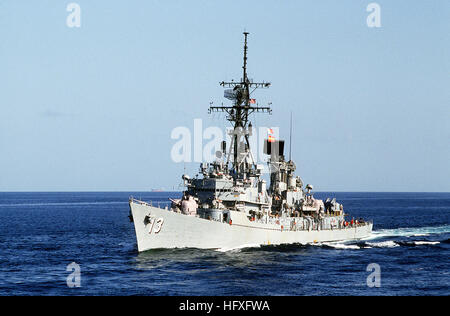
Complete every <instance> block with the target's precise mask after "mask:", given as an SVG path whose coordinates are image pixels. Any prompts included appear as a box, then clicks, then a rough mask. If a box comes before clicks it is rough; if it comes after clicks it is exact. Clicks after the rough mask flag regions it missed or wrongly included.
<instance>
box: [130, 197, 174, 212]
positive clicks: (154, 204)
mask: <svg viewBox="0 0 450 316" xmlns="http://www.w3.org/2000/svg"><path fill="white" fill-rule="evenodd" d="M130 202H135V203H138V204H141V205H147V206H151V207H157V208H162V209H170V205H171V203H172V202H171V201H153V200H149V201H142V200H140V199H135V198H133V197H130Z"/></svg>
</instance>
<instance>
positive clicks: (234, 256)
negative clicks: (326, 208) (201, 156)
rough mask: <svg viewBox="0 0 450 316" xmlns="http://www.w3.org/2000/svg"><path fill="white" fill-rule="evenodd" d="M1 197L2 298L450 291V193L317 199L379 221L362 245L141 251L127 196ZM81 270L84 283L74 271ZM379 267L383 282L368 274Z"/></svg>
mask: <svg viewBox="0 0 450 316" xmlns="http://www.w3.org/2000/svg"><path fill="white" fill-rule="evenodd" d="M131 195H132V196H134V197H136V198H140V199H142V200H147V201H150V200H152V201H154V202H155V203H157V202H158V201H159V202H160V203H161V204H162V205H163V204H164V203H165V202H166V201H167V199H168V197H178V196H179V195H180V194H179V193H168V192H151V193H149V192H147V193H145V192H114V193H111V192H107V193H105V192H95V193H94V192H89V193H0V295H449V294H450V264H449V258H450V193H324V192H323V193H316V194H315V196H316V197H318V198H324V197H326V196H331V197H336V198H337V199H338V200H339V201H340V202H342V203H343V204H344V208H345V210H346V212H347V213H350V214H351V215H353V216H354V217H364V218H367V219H372V220H373V221H374V234H373V236H372V237H371V238H369V239H367V240H363V241H359V242H349V243H327V244H315V245H286V246H262V247H255V248H244V249H234V250H229V251H223V250H222V251H217V250H199V249H175V250H164V249H161V250H152V251H147V252H144V253H138V252H137V250H136V242H135V236H134V229H133V225H132V223H130V222H129V219H128V214H129V209H128V203H127V201H128V197H129V196H131ZM72 262H75V263H77V264H78V265H79V268H80V287H73V288H71V287H68V285H67V278H68V276H69V275H70V274H71V273H72V272H73V270H71V269H69V270H67V267H68V265H69V264H70V263H72ZM372 263H375V264H377V265H378V266H379V267H380V275H379V276H380V278H379V280H380V284H379V285H380V286H379V287H369V286H368V285H367V278H368V277H370V274H371V273H372V272H373V270H369V271H367V267H368V265H369V264H372Z"/></svg>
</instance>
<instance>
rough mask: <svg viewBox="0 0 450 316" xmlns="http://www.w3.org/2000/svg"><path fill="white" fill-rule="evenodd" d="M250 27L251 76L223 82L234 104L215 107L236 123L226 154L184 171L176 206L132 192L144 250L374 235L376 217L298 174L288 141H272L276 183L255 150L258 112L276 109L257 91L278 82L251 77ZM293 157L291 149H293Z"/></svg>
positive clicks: (268, 147) (267, 148)
mask: <svg viewBox="0 0 450 316" xmlns="http://www.w3.org/2000/svg"><path fill="white" fill-rule="evenodd" d="M248 34H249V33H248V32H244V60H243V67H242V68H243V76H242V78H241V80H240V81H231V82H225V81H223V82H221V83H220V85H221V86H222V87H224V88H225V93H224V96H225V98H227V99H229V100H230V101H231V102H232V104H231V105H230V106H210V108H209V112H210V113H211V112H225V113H226V115H227V119H228V121H229V122H230V123H231V125H232V131H231V134H230V138H231V142H230V144H229V146H227V143H226V142H225V141H223V142H222V144H221V152H219V153H218V157H220V159H216V161H214V162H211V163H205V162H203V163H201V165H200V170H199V174H198V175H197V176H196V177H193V178H191V177H189V176H188V175H186V174H184V175H183V176H182V180H183V181H184V185H185V188H186V189H185V190H184V191H183V193H182V198H181V199H173V200H171V202H172V203H171V205H170V207H168V206H167V207H165V208H161V207H157V206H155V205H153V204H152V203H151V201H148V202H146V201H141V200H138V199H135V198H133V197H130V200H129V205H130V219H131V221H132V222H133V223H134V228H135V232H136V239H137V247H138V251H145V250H148V249H155V248H185V247H192V248H210V249H225V250H226V249H235V248H242V247H253V246H259V245H279V244H289V243H299V244H308V243H323V242H334V241H347V240H357V239H361V238H365V237H368V236H370V234H371V232H372V226H373V223H372V222H369V221H365V220H363V219H359V220H354V219H351V220H350V218H349V217H347V218H346V216H347V214H345V213H344V208H343V205H342V204H340V203H338V202H337V201H336V199H329V198H328V199H326V200H325V201H323V200H320V199H316V198H314V196H313V192H312V190H313V187H312V185H310V184H306V185H304V184H303V181H302V179H301V178H300V177H299V176H296V175H295V170H296V165H295V163H294V162H293V161H292V160H291V159H290V157H289V159H286V158H285V155H284V147H285V146H284V141H283V140H276V139H275V138H274V137H273V136H272V135H268V138H267V139H266V140H265V141H264V154H266V155H267V157H268V159H267V164H268V170H269V171H270V173H269V174H270V182H269V184H268V185H267V182H266V180H265V179H264V176H263V169H264V168H263V167H264V166H262V165H259V164H257V163H256V161H255V159H254V157H253V155H252V151H251V148H250V141H249V137H250V136H251V135H252V130H253V127H252V124H251V122H250V120H249V118H250V115H251V114H255V113H257V112H261V113H270V112H271V108H270V106H258V105H256V104H255V101H254V99H253V98H252V93H253V92H254V91H255V90H256V89H258V88H268V87H270V83H269V82H253V80H249V78H248V76H247V36H248ZM289 156H290V155H289Z"/></svg>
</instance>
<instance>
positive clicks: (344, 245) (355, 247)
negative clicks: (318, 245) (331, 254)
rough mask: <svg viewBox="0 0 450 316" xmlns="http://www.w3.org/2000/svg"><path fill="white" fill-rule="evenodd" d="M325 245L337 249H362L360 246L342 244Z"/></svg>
mask: <svg viewBox="0 0 450 316" xmlns="http://www.w3.org/2000/svg"><path fill="white" fill-rule="evenodd" d="M323 245H325V246H328V247H332V248H336V249H361V247H359V246H358V245H346V244H342V243H324V244H323Z"/></svg>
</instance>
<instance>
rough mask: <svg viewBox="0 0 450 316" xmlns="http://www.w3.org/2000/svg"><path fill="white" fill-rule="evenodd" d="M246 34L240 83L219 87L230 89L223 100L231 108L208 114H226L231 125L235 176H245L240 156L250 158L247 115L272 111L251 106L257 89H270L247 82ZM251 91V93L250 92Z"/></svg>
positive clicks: (266, 84)
mask: <svg viewBox="0 0 450 316" xmlns="http://www.w3.org/2000/svg"><path fill="white" fill-rule="evenodd" d="M248 34H249V33H248V32H244V65H243V66H242V69H243V75H242V78H241V81H240V82H235V81H233V80H232V81H231V82H225V81H222V82H221V83H220V85H221V86H222V87H224V88H230V89H227V90H225V98H227V99H229V100H232V101H233V105H232V106H210V107H209V113H211V112H226V113H227V114H228V117H227V119H228V121H230V122H231V124H232V125H233V132H232V138H231V141H232V143H231V145H230V153H231V154H232V156H233V166H232V170H234V171H235V173H236V174H245V173H246V172H247V171H248V170H246V169H247V168H246V164H245V163H244V162H245V161H244V160H245V158H241V159H240V156H243V157H246V156H250V157H251V150H250V143H249V140H248V137H249V135H251V132H252V130H251V129H252V126H251V123H250V122H249V115H250V114H252V113H253V112H267V113H271V112H272V110H271V109H270V107H269V106H264V107H260V106H257V105H256V106H252V105H251V104H255V103H256V101H255V100H254V99H251V98H250V96H251V94H252V93H253V92H254V91H255V90H256V89H258V88H268V87H270V82H264V81H263V82H253V80H249V78H248V75H247V50H248V46H247V36H248ZM251 89H252V91H250V90H251ZM229 158H230V155H228V159H229ZM251 160H252V165H254V166H255V163H256V162H255V160H254V159H253V157H251Z"/></svg>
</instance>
